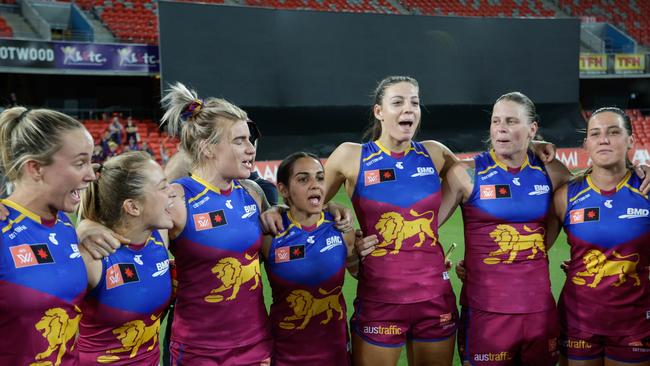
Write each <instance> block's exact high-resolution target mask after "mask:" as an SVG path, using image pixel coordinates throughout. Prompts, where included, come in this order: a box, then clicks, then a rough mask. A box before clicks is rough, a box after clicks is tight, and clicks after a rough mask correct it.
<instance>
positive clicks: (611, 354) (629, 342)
mask: <svg viewBox="0 0 650 366" xmlns="http://www.w3.org/2000/svg"><path fill="white" fill-rule="evenodd" d="M560 351H561V352H562V355H563V356H565V357H566V358H568V359H570V360H590V359H594V358H602V357H607V358H609V359H612V360H615V361H620V362H642V361H647V360H650V332H647V333H646V334H641V335H638V336H605V335H598V334H593V333H590V332H585V331H581V330H578V329H567V330H562V332H561V334H560Z"/></svg>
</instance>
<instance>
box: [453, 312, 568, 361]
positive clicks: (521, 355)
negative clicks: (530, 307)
mask: <svg viewBox="0 0 650 366" xmlns="http://www.w3.org/2000/svg"><path fill="white" fill-rule="evenodd" d="M558 334H559V325H558V319H557V311H556V309H555V308H553V309H550V310H548V311H542V312H538V313H530V314H499V313H491V312H486V311H481V310H477V309H470V308H463V310H462V315H461V318H460V327H459V330H458V353H459V354H460V358H461V360H464V361H469V363H470V364H472V365H490V366H496V365H498V366H505V365H528V366H536V365H539V366H549V365H555V364H556V363H557V361H558V358H559V351H558V347H557V337H558Z"/></svg>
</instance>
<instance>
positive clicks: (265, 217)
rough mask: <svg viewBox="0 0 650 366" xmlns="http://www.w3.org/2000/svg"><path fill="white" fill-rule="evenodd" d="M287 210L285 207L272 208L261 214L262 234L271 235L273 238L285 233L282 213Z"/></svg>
mask: <svg viewBox="0 0 650 366" xmlns="http://www.w3.org/2000/svg"><path fill="white" fill-rule="evenodd" d="M286 210H287V207H285V206H272V207H269V208H268V210H266V211H264V212H262V214H260V221H261V222H262V232H264V234H271V235H273V236H275V235H278V234H280V233H281V232H283V231H284V225H283V224H282V213H283V212H285V211H286Z"/></svg>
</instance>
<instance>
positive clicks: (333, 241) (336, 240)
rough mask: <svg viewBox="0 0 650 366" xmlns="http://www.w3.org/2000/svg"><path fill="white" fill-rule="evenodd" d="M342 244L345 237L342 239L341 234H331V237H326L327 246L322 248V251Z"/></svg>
mask: <svg viewBox="0 0 650 366" xmlns="http://www.w3.org/2000/svg"><path fill="white" fill-rule="evenodd" d="M310 238H311V236H310ZM307 242H309V239H307ZM341 245H343V239H341V236H339V235H334V236H330V237H329V238H327V239H325V246H324V247H323V248H322V249H321V250H320V252H321V253H323V252H326V251H328V250H330V249H332V248H335V247H338V246H341Z"/></svg>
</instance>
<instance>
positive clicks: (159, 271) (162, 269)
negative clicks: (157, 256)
mask: <svg viewBox="0 0 650 366" xmlns="http://www.w3.org/2000/svg"><path fill="white" fill-rule="evenodd" d="M168 270H169V259H165V260H164V261H162V262H158V263H156V272H154V273H153V274H152V275H151V277H159V276H162V275H164V274H165V273H167V271H168Z"/></svg>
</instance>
